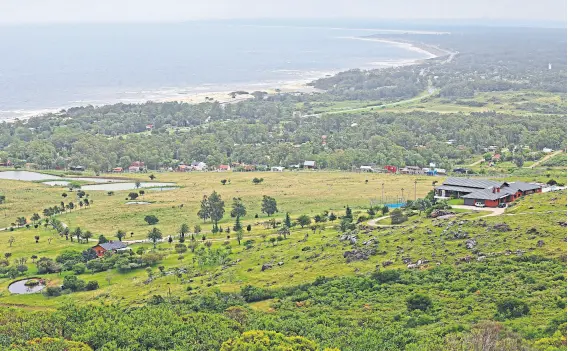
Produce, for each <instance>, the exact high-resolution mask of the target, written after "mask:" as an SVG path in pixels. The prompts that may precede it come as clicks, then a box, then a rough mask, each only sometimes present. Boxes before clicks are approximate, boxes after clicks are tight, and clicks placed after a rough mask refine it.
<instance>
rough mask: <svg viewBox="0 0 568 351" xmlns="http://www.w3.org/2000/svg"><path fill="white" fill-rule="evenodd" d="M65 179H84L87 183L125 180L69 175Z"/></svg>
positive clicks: (123, 180)
mask: <svg viewBox="0 0 568 351" xmlns="http://www.w3.org/2000/svg"><path fill="white" fill-rule="evenodd" d="M65 179H69V180H77V181H82V182H87V183H121V182H125V181H126V180H125V179H114V178H89V177H84V178H81V177H72V178H71V177H69V178H67V177H66V178H65Z"/></svg>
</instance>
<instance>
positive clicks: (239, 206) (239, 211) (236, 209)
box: [231, 197, 247, 218]
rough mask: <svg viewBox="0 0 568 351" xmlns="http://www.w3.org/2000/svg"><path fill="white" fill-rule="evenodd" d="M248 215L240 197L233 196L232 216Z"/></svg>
mask: <svg viewBox="0 0 568 351" xmlns="http://www.w3.org/2000/svg"><path fill="white" fill-rule="evenodd" d="M246 215H247V208H246V207H245V205H244V203H243V201H242V200H241V199H240V198H236V197H234V198H233V204H232V210H231V217H233V218H234V217H244V216H246Z"/></svg>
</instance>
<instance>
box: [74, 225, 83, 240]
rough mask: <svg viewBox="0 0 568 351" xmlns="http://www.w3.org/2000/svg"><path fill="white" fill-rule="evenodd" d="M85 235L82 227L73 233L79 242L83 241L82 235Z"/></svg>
mask: <svg viewBox="0 0 568 351" xmlns="http://www.w3.org/2000/svg"><path fill="white" fill-rule="evenodd" d="M82 234H83V231H82V230H81V228H80V227H77V228H75V230H74V231H73V236H75V237H76V238H77V242H80V241H81V235H82Z"/></svg>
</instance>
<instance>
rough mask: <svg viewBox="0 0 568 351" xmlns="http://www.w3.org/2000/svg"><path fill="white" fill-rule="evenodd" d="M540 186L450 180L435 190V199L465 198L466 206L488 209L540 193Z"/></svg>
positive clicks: (492, 181) (479, 180)
mask: <svg viewBox="0 0 568 351" xmlns="http://www.w3.org/2000/svg"><path fill="white" fill-rule="evenodd" d="M540 192H542V187H541V186H540V185H538V184H531V183H524V182H499V181H494V180H484V179H470V178H448V179H446V180H445V181H444V183H443V184H442V185H440V186H439V187H437V188H435V196H434V197H435V198H437V199H449V198H452V197H454V198H463V199H464V204H465V205H470V206H473V205H475V204H476V203H482V204H483V205H485V206H487V207H497V206H499V204H502V203H509V202H512V201H515V200H516V199H518V198H519V197H521V196H523V195H528V194H533V193H540Z"/></svg>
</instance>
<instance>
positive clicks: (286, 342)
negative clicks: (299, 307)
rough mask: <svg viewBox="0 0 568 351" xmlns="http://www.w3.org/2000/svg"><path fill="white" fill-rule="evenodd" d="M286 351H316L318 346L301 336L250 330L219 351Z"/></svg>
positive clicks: (230, 340) (225, 344)
mask: <svg viewBox="0 0 568 351" xmlns="http://www.w3.org/2000/svg"><path fill="white" fill-rule="evenodd" d="M249 350H259V351H261V350H262V351H264V350H286V351H316V350H319V348H318V345H317V344H316V343H315V342H314V341H312V340H310V339H307V338H304V337H302V336H285V335H284V334H280V333H277V332H274V331H265V330H251V331H247V332H244V333H243V334H242V335H241V336H240V337H238V338H234V339H229V340H227V341H225V342H224V343H223V345H221V351H249Z"/></svg>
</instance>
